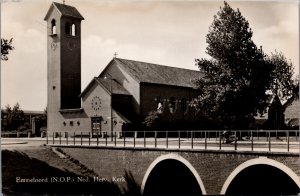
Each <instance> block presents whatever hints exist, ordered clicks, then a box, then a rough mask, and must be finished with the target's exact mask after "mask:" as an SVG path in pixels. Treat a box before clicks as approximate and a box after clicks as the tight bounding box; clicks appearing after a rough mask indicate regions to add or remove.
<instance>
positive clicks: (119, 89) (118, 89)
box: [79, 77, 130, 97]
mask: <svg viewBox="0 0 300 196" xmlns="http://www.w3.org/2000/svg"><path fill="white" fill-rule="evenodd" d="M110 82H111V83H110ZM94 83H96V84H97V85H100V86H101V87H102V88H104V89H105V90H106V91H107V92H108V93H109V94H110V93H111V91H110V88H111V90H112V92H113V94H118V95H130V94H129V92H128V91H127V90H126V89H125V88H124V87H123V86H121V85H120V84H119V83H118V82H116V81H115V80H112V81H111V80H106V79H103V78H97V77H94V78H93V79H92V81H91V82H90V83H89V84H88V86H87V87H86V88H85V89H84V90H83V91H82V93H81V94H80V95H79V96H80V97H82V96H84V95H85V94H86V93H87V92H88V91H89V89H90V88H91V87H92V86H93V84H94ZM111 84H112V86H110V85H111Z"/></svg>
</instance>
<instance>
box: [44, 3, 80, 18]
mask: <svg viewBox="0 0 300 196" xmlns="http://www.w3.org/2000/svg"><path fill="white" fill-rule="evenodd" d="M53 7H55V8H57V10H58V11H59V12H60V13H61V14H62V15H64V16H70V17H73V18H78V19H81V20H84V18H83V16H82V15H81V14H80V13H79V11H78V10H77V9H76V8H75V7H73V6H70V5H65V4H61V3H57V2H53V3H52V5H51V6H50V8H49V10H48V12H47V14H46V16H45V18H44V20H47V18H48V17H49V15H50V11H51V10H52V9H53Z"/></svg>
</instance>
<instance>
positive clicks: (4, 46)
mask: <svg viewBox="0 0 300 196" xmlns="http://www.w3.org/2000/svg"><path fill="white" fill-rule="evenodd" d="M12 41H13V39H12V38H11V39H10V40H7V39H3V38H1V60H3V61H7V60H8V56H7V55H8V54H9V51H10V50H13V49H14V47H13V46H12Z"/></svg>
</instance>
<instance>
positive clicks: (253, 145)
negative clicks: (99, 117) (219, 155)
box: [46, 130, 299, 153]
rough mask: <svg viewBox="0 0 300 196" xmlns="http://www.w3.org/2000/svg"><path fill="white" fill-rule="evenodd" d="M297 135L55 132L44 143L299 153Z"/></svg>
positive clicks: (275, 132) (289, 132) (271, 132)
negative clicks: (110, 134) (111, 134)
mask: <svg viewBox="0 0 300 196" xmlns="http://www.w3.org/2000/svg"><path fill="white" fill-rule="evenodd" d="M298 134H299V133H298V131H295V130H267V131H262V130H247V131H245V130H243V131H236V130H235V131H142V132H141V131H126V132H123V133H121V134H120V132H114V133H113V136H112V137H111V136H109V135H108V134H107V132H96V133H83V132H73V133H69V132H67V133H66V132H55V133H53V134H52V135H47V136H46V139H47V144H48V145H56V146H59V145H61V146H66V145H67V146H94V147H97V146H102V147H104V146H105V147H118V148H147V149H149V148H155V149H180V150H182V149H183V150H186V149H189V150H196V151H197V150H225V151H243V152H248V151H250V152H253V151H256V152H292V153H299V137H298V136H299V135H298Z"/></svg>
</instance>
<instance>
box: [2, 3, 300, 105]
mask: <svg viewBox="0 0 300 196" xmlns="http://www.w3.org/2000/svg"><path fill="white" fill-rule="evenodd" d="M1 2H2V3H1V37H3V38H13V45H14V47H15V50H13V51H12V52H11V53H10V54H9V60H8V61H2V62H1V107H4V106H6V105H8V104H9V105H11V106H13V105H15V104H16V103H17V102H18V103H19V104H20V107H21V109H23V110H40V111H42V110H44V109H45V108H46V106H47V34H46V28H47V27H46V22H45V21H44V20H43V19H44V17H45V15H46V13H47V11H48V9H49V7H50V5H51V2H52V1H50V0H1ZM57 2H59V3H62V0H57ZM228 3H229V4H230V6H231V7H232V8H233V9H235V10H236V9H237V8H239V10H240V11H241V13H242V15H243V16H244V17H245V18H246V19H247V20H248V21H249V25H250V28H251V29H252V30H253V40H254V42H255V44H256V45H257V46H262V48H263V51H264V52H265V53H267V54H270V53H271V52H273V53H274V52H275V50H277V51H281V52H283V54H284V55H285V56H286V58H287V59H290V60H291V61H292V63H293V64H294V66H295V72H296V73H299V15H298V12H299V9H298V1H296V0H290V1H228ZM66 4H67V5H71V6H74V7H76V8H77V9H78V10H79V12H80V13H81V14H82V16H83V17H84V18H85V20H83V21H82V23H81V33H82V37H81V44H82V46H81V55H82V58H81V70H82V72H81V84H82V90H84V88H85V87H86V86H87V84H88V83H89V82H90V81H91V80H92V78H93V77H95V76H98V75H99V74H100V73H101V71H102V70H103V68H104V67H105V66H106V65H107V64H108V63H109V61H110V60H111V59H112V58H113V54H114V53H115V52H117V53H118V57H119V58H124V59H130V60H138V61H144V62H150V63H156V64H161V65H168V66H173V67H181V68H186V69H193V70H197V69H198V68H197V67H196V66H195V59H196V58H207V59H209V58H210V57H209V56H208V55H207V54H206V53H205V51H206V47H207V44H206V37H205V36H206V35H207V33H208V30H209V26H210V25H211V23H212V21H213V16H214V15H215V14H217V12H218V11H219V9H220V7H221V6H223V1H197V0H190V1H183V0H182V1H181V0H176V1H175V0H168V1H166V0H165V1H162V0H161V1H159V0H152V1H151V0H140V1H138V0H118V1H113V0H66Z"/></svg>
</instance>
